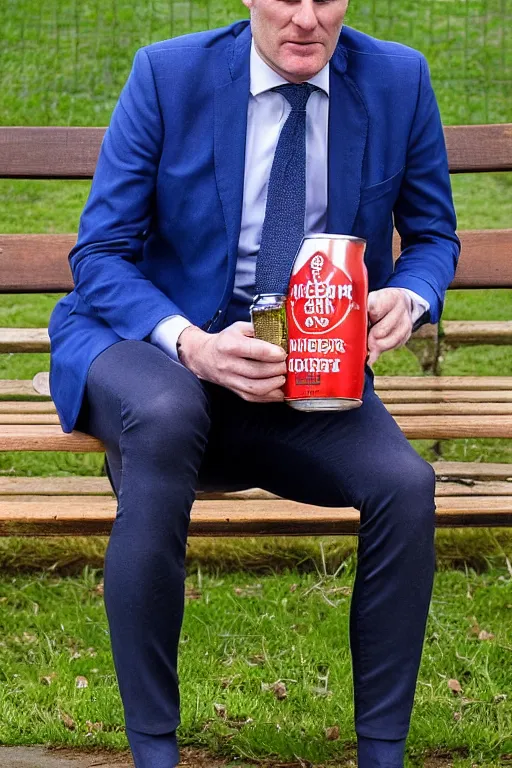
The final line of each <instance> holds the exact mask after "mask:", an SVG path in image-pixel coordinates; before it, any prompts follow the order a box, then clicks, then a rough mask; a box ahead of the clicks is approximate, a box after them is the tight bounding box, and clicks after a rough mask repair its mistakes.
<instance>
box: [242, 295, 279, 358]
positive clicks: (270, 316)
mask: <svg viewBox="0 0 512 768" xmlns="http://www.w3.org/2000/svg"><path fill="white" fill-rule="evenodd" d="M251 320H252V324H253V328H254V335H255V336H256V338H257V339H263V340H264V341H268V342H270V343H271V344H277V346H278V347H282V348H283V349H284V351H285V352H288V336H287V329H286V295H284V294H280V293H260V294H258V295H257V296H255V297H254V301H253V303H252V305H251Z"/></svg>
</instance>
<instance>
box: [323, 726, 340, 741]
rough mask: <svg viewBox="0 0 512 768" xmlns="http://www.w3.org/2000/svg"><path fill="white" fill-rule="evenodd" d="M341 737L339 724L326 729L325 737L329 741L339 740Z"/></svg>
mask: <svg viewBox="0 0 512 768" xmlns="http://www.w3.org/2000/svg"><path fill="white" fill-rule="evenodd" d="M339 737H340V729H339V727H338V726H337V725H332V726H330V727H329V728H326V729H325V738H326V739H327V741H337V739H339Z"/></svg>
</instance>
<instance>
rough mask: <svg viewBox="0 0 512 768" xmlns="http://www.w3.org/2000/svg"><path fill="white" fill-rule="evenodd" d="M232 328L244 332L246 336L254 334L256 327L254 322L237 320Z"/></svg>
mask: <svg viewBox="0 0 512 768" xmlns="http://www.w3.org/2000/svg"><path fill="white" fill-rule="evenodd" d="M231 328H234V329H236V330H237V331H240V333H243V335H244V336H254V328H253V326H252V323H244V322H243V321H242V320H237V322H236V323H233V325H232V326H231Z"/></svg>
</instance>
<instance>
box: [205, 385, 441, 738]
mask: <svg viewBox="0 0 512 768" xmlns="http://www.w3.org/2000/svg"><path fill="white" fill-rule="evenodd" d="M220 402H221V403H222V402H223V408H224V410H225V411H226V412H232V413H233V412H234V413H235V414H236V411H237V410H238V412H239V413H238V416H237V417H233V418H232V420H231V430H232V433H231V435H228V437H229V439H230V440H231V442H232V445H233V451H235V446H236V450H237V451H238V454H239V455H240V454H242V455H244V456H245V457H246V459H245V460H246V464H247V465H248V466H250V467H251V481H252V484H254V485H257V486H259V487H262V488H266V489H268V490H270V491H273V492H274V493H277V494H279V495H282V496H285V497H287V498H291V499H295V500H298V501H303V502H308V503H311V504H319V505H325V506H355V507H356V508H358V509H360V512H361V526H360V533H359V549H358V560H357V572H356V578H355V583H354V590H353V597H352V603H351V616H350V644H351V651H352V657H353V673H354V701H355V725H356V731H357V733H358V734H359V735H360V736H363V737H368V738H372V739H387V740H399V739H403V738H405V736H406V735H407V732H408V728H409V722H410V715H411V710H412V704H413V697H414V691H415V686H416V680H417V674H418V668H419V663H420V658H421V651H422V645H423V638H424V632H425V625H426V620H427V614H428V607H429V602H430V598H431V592H432V584H433V576H434V562H435V557H434V522H435V515H434V512H435V504H434V489H435V474H434V471H433V469H432V467H431V466H430V464H428V463H427V462H425V461H424V460H423V459H422V458H421V457H420V456H419V455H418V454H417V453H416V451H415V450H414V449H413V448H412V446H411V445H410V444H409V443H408V441H407V440H406V438H405V436H404V435H403V433H402V432H401V430H400V429H399V427H398V425H397V424H396V422H395V421H394V419H393V418H392V417H391V416H390V414H389V413H388V411H387V410H386V408H385V407H384V405H383V404H382V402H381V401H380V399H379V398H378V397H377V396H376V395H375V393H374V390H373V382H372V377H371V374H370V373H368V372H367V376H366V385H365V393H364V403H363V406H362V407H361V408H359V409H356V410H352V411H347V412H341V413H334V414H333V413H300V412H297V411H294V410H292V409H291V408H290V407H289V406H287V405H284V404H283V405H281V404H280V405H268V406H261V405H260V406H258V405H254V404H247V403H240V401H237V399H236V398H234V397H233V396H232V395H230V393H224V394H222V395H221V397H220ZM212 409H213V410H212V429H214V428H215V424H216V423H218V422H219V420H220V419H221V414H220V413H219V414H216V413H215V410H216V409H220V406H219V405H216V404H215V400H214V399H212ZM220 410H222V409H220ZM237 424H241V425H242V426H241V428H240V429H237V426H236V425H237ZM226 439H227V437H226Z"/></svg>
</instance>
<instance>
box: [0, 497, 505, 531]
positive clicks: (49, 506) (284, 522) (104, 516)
mask: <svg viewBox="0 0 512 768" xmlns="http://www.w3.org/2000/svg"><path fill="white" fill-rule="evenodd" d="M115 514H116V502H115V500H103V499H98V498H96V499H95V498H91V497H90V498H88V499H87V501H86V502H85V503H84V500H83V498H78V499H77V498H76V497H68V498H67V499H65V500H63V499H62V500H61V501H60V502H59V504H58V505H57V504H56V503H55V497H49V498H45V497H41V496H39V497H35V499H34V500H33V501H16V500H12V499H9V500H7V501H3V500H0V535H2V536H13V535H16V536H30V535H38V536H44V535H87V534H96V535H100V534H104V535H108V534H109V533H110V530H111V527H112V523H113V521H114V518H115ZM511 522H512V496H508V497H506V496H503V497H493V496H491V497H486V496H483V497H461V498H459V497H445V498H442V499H439V500H438V503H437V511H436V524H437V525H438V526H439V527H443V526H450V527H475V526H476V527H478V526H486V527H491V526H504V525H510V524H511ZM358 524H359V513H358V512H357V511H356V510H355V509H353V508H343V509H330V508H324V507H313V506H311V505H308V504H300V503H297V502H293V501H284V500H282V499H278V500H265V501H251V502H250V503H249V502H248V503H240V504H235V503H233V501H232V500H229V501H197V502H196V503H195V504H194V506H193V509H192V516H191V524H190V531H189V533H190V535H192V536H235V535H236V536H272V535H292V536H293V535H295V536H306V535H307V536H309V535H338V534H353V533H356V532H357V530H358Z"/></svg>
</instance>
